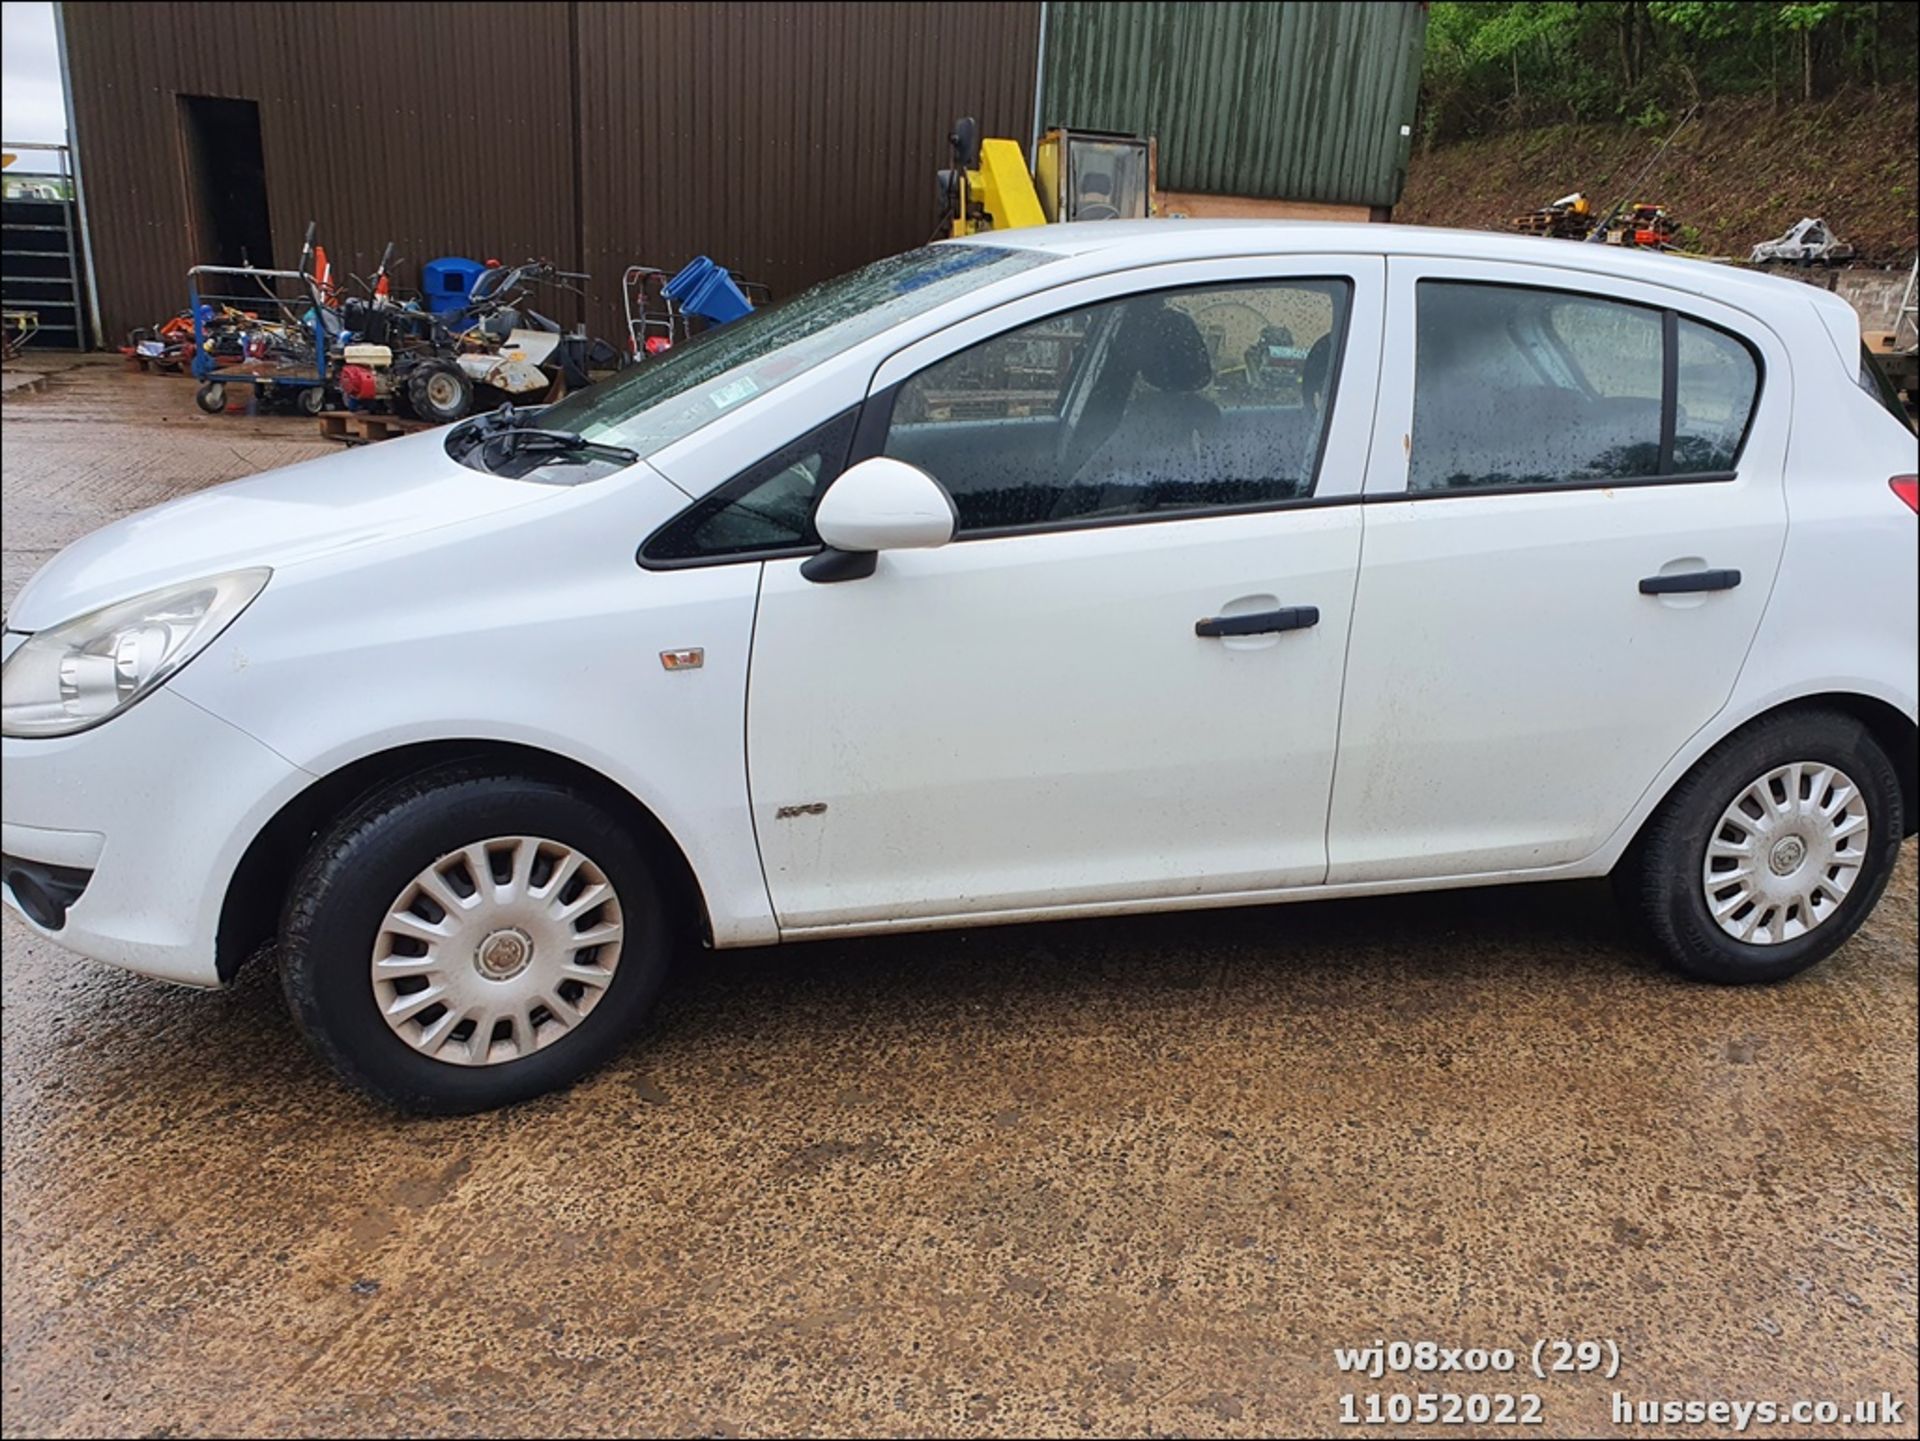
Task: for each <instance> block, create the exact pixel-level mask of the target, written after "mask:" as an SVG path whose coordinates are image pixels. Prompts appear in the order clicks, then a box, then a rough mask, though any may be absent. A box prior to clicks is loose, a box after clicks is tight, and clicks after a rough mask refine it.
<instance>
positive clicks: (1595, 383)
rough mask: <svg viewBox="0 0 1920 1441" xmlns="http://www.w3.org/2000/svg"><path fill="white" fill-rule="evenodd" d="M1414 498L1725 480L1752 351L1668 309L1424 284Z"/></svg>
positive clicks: (1748, 403) (1754, 387) (1750, 398)
mask: <svg viewBox="0 0 1920 1441" xmlns="http://www.w3.org/2000/svg"><path fill="white" fill-rule="evenodd" d="M1416 304H1417V307H1418V308H1417V314H1416V320H1415V341H1414V343H1415V351H1416V353H1415V357H1414V405H1413V436H1412V454H1411V458H1410V468H1409V475H1408V488H1409V489H1410V490H1411V491H1415V492H1430V491H1448V490H1471V489H1489V488H1504V487H1516V486H1542V485H1563V484H1582V483H1585V484H1593V483H1597V482H1610V481H1632V480H1651V479H1658V478H1666V477H1676V476H1700V477H1703V478H1704V477H1707V476H1710V475H1717V474H1725V473H1726V472H1728V471H1731V470H1732V468H1733V465H1734V462H1735V460H1736V458H1737V457H1738V455H1739V451H1740V445H1741V443H1742V441H1743V440H1744V439H1745V437H1746V431H1747V426H1748V424H1749V422H1750V421H1751V419H1752V416H1753V407H1754V402H1755V399H1756V398H1757V396H1758V395H1759V389H1760V370H1759V363H1758V361H1757V360H1756V358H1755V356H1754V353H1753V351H1752V350H1751V349H1750V348H1749V347H1748V346H1747V345H1746V344H1745V343H1744V342H1742V341H1740V340H1738V339H1736V338H1735V337H1734V336H1732V335H1730V334H1728V333H1727V332H1725V331H1722V330H1718V329H1716V328H1714V327H1712V326H1709V325H1705V324H1702V323H1701V322H1698V321H1695V320H1691V319H1688V318H1686V317H1684V316H1680V315H1678V314H1676V313H1675V312H1673V311H1671V310H1662V309H1659V308H1656V307H1653V306H1646V305H1634V304H1629V303H1626V302H1623V301H1616V300H1607V299H1604V298H1601V297H1597V296H1587V295H1578V294H1573V293H1570V292H1567V291H1559V290H1543V289H1533V288H1530V287H1525V286H1508V285H1485V284H1478V283H1469V282H1452V281H1421V282H1420V285H1419V288H1418V292H1417V297H1416Z"/></svg>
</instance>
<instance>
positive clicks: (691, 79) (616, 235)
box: [578, 3, 1039, 294]
mask: <svg viewBox="0 0 1920 1441" xmlns="http://www.w3.org/2000/svg"><path fill="white" fill-rule="evenodd" d="M578 8H579V19H578V23H579V31H580V49H579V54H580V94H581V193H582V196H583V197H584V227H585V244H586V258H587V268H588V269H590V270H592V271H593V272H594V273H595V274H596V275H601V274H605V275H609V276H617V274H618V272H619V270H620V269H621V268H623V267H625V266H626V265H629V264H649V265H659V266H672V265H677V264H679V263H681V262H683V261H685V260H687V259H689V258H691V257H692V256H693V255H695V254H697V253H700V252H702V251H709V252H711V253H712V255H713V258H714V259H716V260H719V261H721V262H723V263H725V264H727V265H729V266H731V267H732V268H733V269H735V270H738V271H741V272H742V273H743V274H746V275H749V276H751V277H753V278H754V279H757V280H763V281H765V282H766V283H767V284H769V285H771V286H772V287H773V289H774V292H775V293H776V294H785V293H788V292H790V291H792V290H794V289H796V288H798V287H800V286H802V285H804V284H808V283H811V282H812V281H815V280H819V279H822V278H824V277H826V276H828V275H833V274H837V273H838V272H840V271H843V270H846V269H848V268H849V267H850V266H853V265H855V264H858V263H860V262H863V261H866V260H871V259H875V258H877V257H879V256H882V255H889V254H893V253H895V252H897V251H901V250H906V249H909V248H911V247H913V246H915V245H920V244H923V243H925V242H926V240H927V239H928V238H929V237H930V236H931V235H932V233H933V229H934V222H935V221H936V219H937V218H938V209H937V206H936V204H935V201H934V183H933V177H934V171H935V169H936V168H938V167H939V166H941V165H944V164H945V163H946V136H947V133H948V132H949V131H950V130H951V129H952V128H953V122H954V121H955V120H956V119H957V118H959V117H960V116H961V115H973V116H976V117H977V118H978V119H979V120H980V123H981V125H982V126H983V127H984V131H985V133H986V134H989V135H1018V136H1020V137H1022V139H1023V140H1024V138H1025V136H1026V133H1027V131H1028V129H1029V128H1030V127H1031V125H1032V112H1033V81H1034V69H1035V60H1036V54H1035V51H1036V47H1037V44H1038V36H1039V7H1038V6H1037V5H1034V4H1030V3H1015V4H958V5H918V4H912V5H902V4H653V5H628V4H582V5H580V6H579V7H578Z"/></svg>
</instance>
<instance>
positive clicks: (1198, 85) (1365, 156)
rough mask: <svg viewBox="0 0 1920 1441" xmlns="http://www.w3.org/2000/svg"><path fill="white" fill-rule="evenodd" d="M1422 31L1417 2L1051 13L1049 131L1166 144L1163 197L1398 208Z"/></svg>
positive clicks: (1154, 4) (1091, 7)
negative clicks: (1169, 193) (1199, 195)
mask: <svg viewBox="0 0 1920 1441" xmlns="http://www.w3.org/2000/svg"><path fill="white" fill-rule="evenodd" d="M1426 24H1427V16H1426V6H1424V5H1421V4H1414V3H1408V0H1376V3H1372V4H1340V3H1328V0H1288V3H1283V4H1254V3H1237V4H1224V3H1223V4H1206V5H1190V4H1183V3H1179V0H1172V3H1166V0H1141V3H1132V4H1126V3H1122V4H1112V3H1097V0H1066V3H1054V4H1050V5H1048V7H1047V34H1046V47H1047V48H1046V61H1045V65H1046V76H1045V81H1044V91H1043V93H1044V98H1043V100H1042V103H1041V119H1042V123H1043V124H1044V125H1050V126H1051V125H1066V126H1077V127H1081V128H1084V129H1089V130H1126V131H1134V132H1138V133H1142V134H1152V135H1155V136H1157V137H1158V138H1159V142H1160V187H1161V188H1162V189H1163V190H1173V191H1203V192H1207V193H1209V194H1215V195H1245V196H1257V197H1263V198H1273V199H1281V200H1313V201H1324V202H1333V203H1343V204H1354V205H1392V204H1393V203H1394V202H1396V201H1397V200H1398V199H1399V198H1400V190H1401V187H1402V186H1403V185H1404V184H1405V181H1406V166H1407V157H1408V155H1409V153H1410V151H1411V147H1412V140H1411V138H1410V136H1403V135H1402V134H1401V127H1402V126H1406V127H1411V126H1412V124H1413V109H1414V101H1415V99H1416V97H1417V94H1418V88H1419V83H1420V61H1421V57H1422V55H1423V54H1424V52H1425V47H1426Z"/></svg>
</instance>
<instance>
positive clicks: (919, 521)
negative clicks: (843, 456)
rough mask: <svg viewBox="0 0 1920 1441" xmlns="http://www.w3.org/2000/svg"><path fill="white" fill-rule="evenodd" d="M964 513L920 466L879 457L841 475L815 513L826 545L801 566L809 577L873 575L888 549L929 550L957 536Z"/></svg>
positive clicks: (851, 578)
mask: <svg viewBox="0 0 1920 1441" xmlns="http://www.w3.org/2000/svg"><path fill="white" fill-rule="evenodd" d="M959 523H960V513H959V511H957V510H955V509H954V505H953V497H952V496H950V495H948V494H947V491H946V487H944V486H943V485H941V484H940V482H939V481H937V480H935V479H934V478H933V477H932V476H930V475H928V474H927V473H926V472H925V471H924V470H921V469H920V468H919V467H918V466H914V465H908V464H907V463H906V462H905V461H904V460H890V459H888V458H887V457H886V456H884V455H876V456H874V457H873V458H872V459H871V460H863V461H861V462H860V463H859V464H858V465H855V466H850V467H848V468H847V469H846V470H844V471H842V472H841V473H840V476H839V478H838V479H837V480H835V481H834V482H833V484H831V485H829V486H828V487H827V493H826V494H825V495H823V496H821V497H820V504H819V505H818V506H817V507H816V508H815V510H814V512H813V524H814V529H815V530H817V531H819V533H820V539H821V540H823V541H825V542H826V545H827V549H825V550H823V551H821V552H820V554H818V555H816V556H814V557H812V558H811V559H809V560H808V561H807V562H806V563H805V564H804V565H802V566H801V567H800V573H801V574H802V575H804V576H805V577H806V578H807V579H808V580H817V581H822V582H828V581H838V580H856V579H858V578H859V577H861V576H866V575H872V574H873V569H874V562H875V559H876V557H877V556H878V555H879V553H880V552H881V551H883V550H929V549H931V548H932V547H934V546H938V545H945V544H946V543H947V542H948V541H950V540H952V539H953V532H954V527H955V526H957V525H958V524H959Z"/></svg>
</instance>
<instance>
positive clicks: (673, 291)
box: [661, 255, 753, 325]
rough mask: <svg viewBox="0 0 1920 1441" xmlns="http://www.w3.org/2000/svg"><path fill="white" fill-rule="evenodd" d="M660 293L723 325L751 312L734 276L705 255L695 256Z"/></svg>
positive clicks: (682, 306) (751, 307) (691, 312)
mask: <svg viewBox="0 0 1920 1441" xmlns="http://www.w3.org/2000/svg"><path fill="white" fill-rule="evenodd" d="M661 293H662V294H664V295H665V296H666V297H667V298H668V299H669V300H671V301H673V302H674V303H675V304H676V305H678V306H679V307H680V308H681V309H682V310H684V311H686V312H687V313H688V314H689V315H698V316H700V317H701V318H702V319H704V320H709V321H711V322H712V323H713V324H715V325H725V324H726V323H727V322H728V321H730V320H738V319H739V318H740V317H741V316H743V315H749V314H751V313H752V312H753V304H752V302H751V301H749V300H748V299H747V297H746V296H744V295H742V294H741V293H740V287H739V286H737V285H735V284H734V283H733V277H732V276H731V275H729V274H727V272H726V270H725V269H724V268H723V267H721V266H719V265H716V264H714V262H713V261H711V260H709V259H708V258H707V257H706V256H704V255H698V256H695V257H694V258H693V259H692V260H690V261H688V262H687V264H686V265H685V266H683V267H682V268H681V270H680V273H679V274H678V275H676V276H674V277H673V279H671V280H669V281H668V282H667V283H666V284H665V285H664V286H662V287H661Z"/></svg>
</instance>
